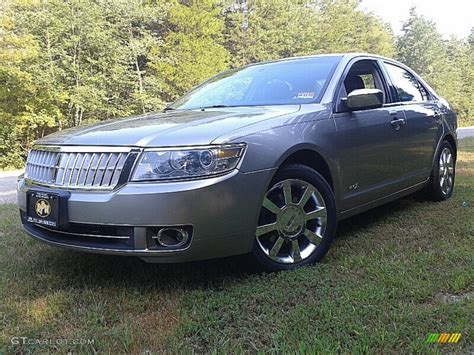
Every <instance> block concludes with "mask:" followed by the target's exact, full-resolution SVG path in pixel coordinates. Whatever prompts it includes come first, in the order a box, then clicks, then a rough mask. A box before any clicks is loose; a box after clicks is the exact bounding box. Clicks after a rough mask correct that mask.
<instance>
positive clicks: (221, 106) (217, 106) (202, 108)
mask: <svg viewBox="0 0 474 355" xmlns="http://www.w3.org/2000/svg"><path fill="white" fill-rule="evenodd" d="M224 107H233V106H230V105H211V106H204V107H201V110H202V111H204V110H205V109H206V108H224Z"/></svg>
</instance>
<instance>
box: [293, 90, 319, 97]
mask: <svg viewBox="0 0 474 355" xmlns="http://www.w3.org/2000/svg"><path fill="white" fill-rule="evenodd" d="M293 98H294V99H314V92H311V91H307V92H299V93H297V94H296V96H295V97H293Z"/></svg>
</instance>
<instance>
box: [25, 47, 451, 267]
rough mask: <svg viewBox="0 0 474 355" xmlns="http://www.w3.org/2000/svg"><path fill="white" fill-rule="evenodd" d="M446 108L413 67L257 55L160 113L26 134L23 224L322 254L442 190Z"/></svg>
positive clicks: (284, 262)
mask: <svg viewBox="0 0 474 355" xmlns="http://www.w3.org/2000/svg"><path fill="white" fill-rule="evenodd" d="M456 147H457V139H456V117H455V114H454V113H453V111H452V110H451V108H450V106H449V104H448V103H447V102H446V101H445V100H444V99H442V98H441V97H439V96H438V95H437V94H436V93H435V92H434V90H433V89H432V88H430V86H429V85H428V84H427V83H426V82H424V81H423V80H422V79H421V78H420V77H419V76H418V75H417V74H416V73H414V72H413V71H412V70H411V69H409V68H407V67H406V66H404V65H403V64H401V63H398V62H396V61H394V60H391V59H388V58H383V57H378V56H374V55H369V54H345V55H342V54H335V55H321V56H311V57H301V58H290V59H285V60H280V61H273V62H266V63H258V64H254V65H250V66H246V67H243V68H240V69H234V70H230V71H227V72H224V73H222V74H219V75H217V76H215V77H213V78H211V79H210V80H208V81H206V82H205V83H203V84H201V85H200V86H198V87H197V88H195V89H194V90H192V91H191V92H190V93H188V94H187V95H185V96H184V97H182V98H181V99H179V100H177V101H176V102H175V103H173V104H172V105H170V106H169V107H167V108H166V109H165V110H164V111H163V112H160V113H152V114H148V115H143V116H137V117H131V118H127V119H120V120H112V121H105V122H102V123H99V124H97V125H93V126H89V127H79V128H73V129H70V130H64V131H61V132H58V133H55V134H53V135H50V136H48V137H45V138H43V139H41V140H39V141H37V142H36V145H35V146H34V147H33V149H32V150H31V151H30V153H29V156H28V160H27V164H26V172H25V175H24V176H22V177H21V178H20V179H19V181H18V205H19V208H20V214H21V219H22V222H23V226H24V228H25V230H26V231H27V232H28V233H29V234H30V235H31V236H32V237H34V238H36V239H38V240H40V241H43V242H45V243H48V244H50V245H53V246H58V247H63V248H67V249H74V250H80V251H88V252H96V253H104V254H119V255H133V256H138V257H140V258H142V259H143V260H145V261H148V262H182V261H191V260H198V259H207V258H214V257H222V256H228V255H235V254H241V253H248V252H252V253H253V254H254V255H255V257H256V259H257V260H258V261H259V262H260V263H261V264H262V265H263V266H264V267H265V268H266V269H269V270H282V269H291V268H294V267H298V266H302V265H306V264H310V263H314V262H317V261H319V260H321V259H322V258H323V257H324V255H325V254H326V253H327V251H328V250H329V248H330V246H331V243H332V241H333V239H334V235H335V233H336V227H337V223H338V221H339V220H342V219H344V218H347V217H349V216H352V215H355V214H357V213H360V212H363V211H366V210H368V209H370V208H374V207H376V206H379V205H381V204H384V203H387V202H389V201H392V200H394V199H397V198H400V197H402V196H405V195H408V194H411V193H413V192H415V191H417V190H421V189H423V190H425V192H426V195H427V197H429V198H431V199H432V200H435V201H442V200H445V199H447V198H449V197H450V196H451V194H452V192H453V188H454V178H455V162H456V149H457V148H456Z"/></svg>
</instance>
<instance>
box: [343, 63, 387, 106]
mask: <svg viewBox="0 0 474 355" xmlns="http://www.w3.org/2000/svg"><path fill="white" fill-rule="evenodd" d="M358 89H379V90H381V91H382V92H383V94H384V102H386V100H387V93H386V91H385V85H384V83H383V79H382V76H381V74H380V70H379V67H378V65H377V64H376V63H375V62H374V61H372V60H361V61H358V62H356V63H355V64H354V65H353V66H352V67H351V68H350V70H349V72H348V73H347V75H346V77H345V78H344V85H343V86H342V87H341V92H340V94H339V97H340V98H343V97H347V95H348V94H350V93H351V92H352V91H354V90H358Z"/></svg>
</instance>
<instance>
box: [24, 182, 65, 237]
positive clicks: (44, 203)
mask: <svg viewBox="0 0 474 355" xmlns="http://www.w3.org/2000/svg"><path fill="white" fill-rule="evenodd" d="M59 199H60V197H59V195H58V194H54V193H49V192H43V191H29V192H28V205H27V211H26V213H27V221H28V222H31V223H36V224H42V225H45V226H48V227H53V228H58V225H59V217H60V216H59Z"/></svg>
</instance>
